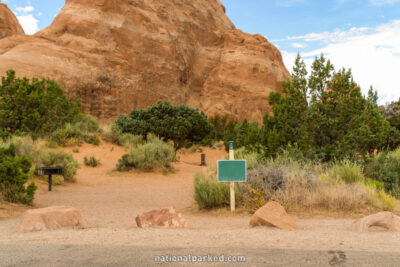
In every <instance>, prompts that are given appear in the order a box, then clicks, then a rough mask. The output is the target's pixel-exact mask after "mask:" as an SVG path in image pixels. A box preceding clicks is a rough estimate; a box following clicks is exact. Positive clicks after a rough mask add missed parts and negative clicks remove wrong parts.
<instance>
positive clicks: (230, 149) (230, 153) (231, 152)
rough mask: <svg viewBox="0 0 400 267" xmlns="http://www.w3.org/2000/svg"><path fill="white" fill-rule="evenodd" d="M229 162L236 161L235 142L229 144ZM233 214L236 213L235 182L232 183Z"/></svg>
mask: <svg viewBox="0 0 400 267" xmlns="http://www.w3.org/2000/svg"><path fill="white" fill-rule="evenodd" d="M229 160H235V153H234V150H233V141H230V142H229ZM230 187H231V212H234V211H235V207H236V205H235V182H233V181H231V184H230Z"/></svg>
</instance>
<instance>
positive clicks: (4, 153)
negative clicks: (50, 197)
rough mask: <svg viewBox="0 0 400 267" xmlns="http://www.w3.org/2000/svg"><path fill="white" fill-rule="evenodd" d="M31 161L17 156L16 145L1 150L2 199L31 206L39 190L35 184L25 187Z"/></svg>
mask: <svg viewBox="0 0 400 267" xmlns="http://www.w3.org/2000/svg"><path fill="white" fill-rule="evenodd" d="M31 164H32V162H31V160H30V159H29V157H27V156H17V154H16V147H15V145H13V144H11V145H10V146H9V147H8V148H5V147H1V148H0V197H1V198H2V199H4V200H5V201H8V202H14V203H22V204H28V205H31V204H32V201H33V199H34V196H35V191H36V189H37V187H36V185H35V183H31V184H30V185H29V186H28V187H25V183H26V182H27V181H28V179H29V171H30V168H31Z"/></svg>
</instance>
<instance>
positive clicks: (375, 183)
mask: <svg viewBox="0 0 400 267" xmlns="http://www.w3.org/2000/svg"><path fill="white" fill-rule="evenodd" d="M364 184H365V185H366V186H371V187H374V188H375V189H376V190H378V191H381V190H383V189H384V187H385V184H384V183H383V182H380V181H377V180H373V179H370V178H368V179H365V180H364Z"/></svg>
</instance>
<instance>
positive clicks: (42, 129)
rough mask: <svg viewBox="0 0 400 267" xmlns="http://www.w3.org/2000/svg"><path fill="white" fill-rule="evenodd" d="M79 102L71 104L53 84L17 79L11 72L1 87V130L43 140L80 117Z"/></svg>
mask: <svg viewBox="0 0 400 267" xmlns="http://www.w3.org/2000/svg"><path fill="white" fill-rule="evenodd" d="M79 109H80V105H79V102H78V101H77V100H76V99H74V100H72V101H69V100H68V99H67V97H66V96H65V94H64V92H63V90H62V89H61V88H60V86H59V85H58V84H57V83H56V82H54V81H52V80H45V79H42V80H39V79H36V78H33V79H32V81H29V80H28V79H27V78H22V79H20V78H16V75H15V71H12V70H9V71H7V76H6V77H2V80H1V84H0V129H2V132H3V133H2V134H1V135H2V136H4V130H6V131H8V132H10V133H12V134H21V133H30V134H31V135H32V137H34V138H37V137H42V136H45V135H47V134H48V133H50V132H53V131H54V130H56V129H58V128H59V127H62V126H63V125H64V124H65V123H67V122H72V121H73V120H74V118H76V116H78V114H79V112H80V111H79Z"/></svg>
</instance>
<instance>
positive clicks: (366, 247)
mask: <svg viewBox="0 0 400 267" xmlns="http://www.w3.org/2000/svg"><path fill="white" fill-rule="evenodd" d="M112 147H114V148H113V149H112ZM79 149H80V153H74V156H75V157H76V159H77V160H78V161H79V162H81V163H83V157H84V156H85V155H86V156H91V155H94V156H96V157H97V158H99V159H100V160H101V163H102V164H101V166H99V167H97V168H91V167H85V166H83V164H82V168H81V169H80V170H79V171H78V175H77V183H76V184H66V185H63V186H56V187H54V190H53V192H47V185H45V184H41V185H40V188H39V190H38V193H37V196H36V201H35V205H36V206H37V207H46V206H50V205H70V206H74V207H76V208H78V209H80V210H81V212H82V215H83V218H84V224H85V226H86V229H84V230H61V231H52V232H51V231H46V232H38V233H28V234H18V233H16V230H17V228H18V224H19V221H20V218H19V217H16V218H12V219H7V220H1V221H0V242H1V243H18V244H21V243H26V242H28V243H50V244H105V245H122V246H124V245H127V246H128V245H132V246H149V247H182V248H186V247H237V248H240V247H246V248H279V249H296V250H354V251H385V252H400V233H393V232H369V233H354V232H351V231H349V230H348V227H349V225H350V224H351V223H352V221H353V219H327V218H318V219H315V218H314V219H297V223H298V224H299V226H300V227H301V230H297V231H280V230H276V229H271V228H256V229H249V228H248V227H247V225H248V222H249V219H250V216H249V215H247V214H237V215H230V214H229V212H222V213H221V214H218V213H211V215H210V214H206V213H204V212H202V213H198V212H193V211H192V210H193V209H191V208H188V207H191V206H192V205H193V176H194V174H195V173H196V172H200V171H206V170H207V168H206V167H200V166H199V162H200V153H195V154H186V155H181V162H180V163H177V164H175V165H174V168H175V169H176V172H175V173H171V174H168V175H162V174H157V173H134V172H131V173H118V172H114V171H113V169H114V168H115V164H116V162H117V160H118V159H119V158H120V157H121V155H122V154H123V153H124V150H123V148H121V147H117V146H112V145H110V144H104V145H101V146H99V147H94V146H91V145H83V146H82V147H80V148H79ZM69 150H70V151H72V149H69ZM205 153H206V154H207V162H208V165H210V164H211V163H212V164H215V162H216V160H218V159H222V158H223V157H224V156H225V152H224V151H216V150H206V152H205ZM169 205H174V206H175V207H177V208H178V209H179V210H181V211H182V212H183V214H184V217H185V219H186V220H187V224H188V228H187V229H181V230H173V229H172V230H171V229H138V228H137V227H136V223H135V217H136V216H137V215H138V214H139V213H141V212H145V211H149V210H151V209H157V208H161V207H165V206H169ZM16 215H18V213H17V214H16Z"/></svg>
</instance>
